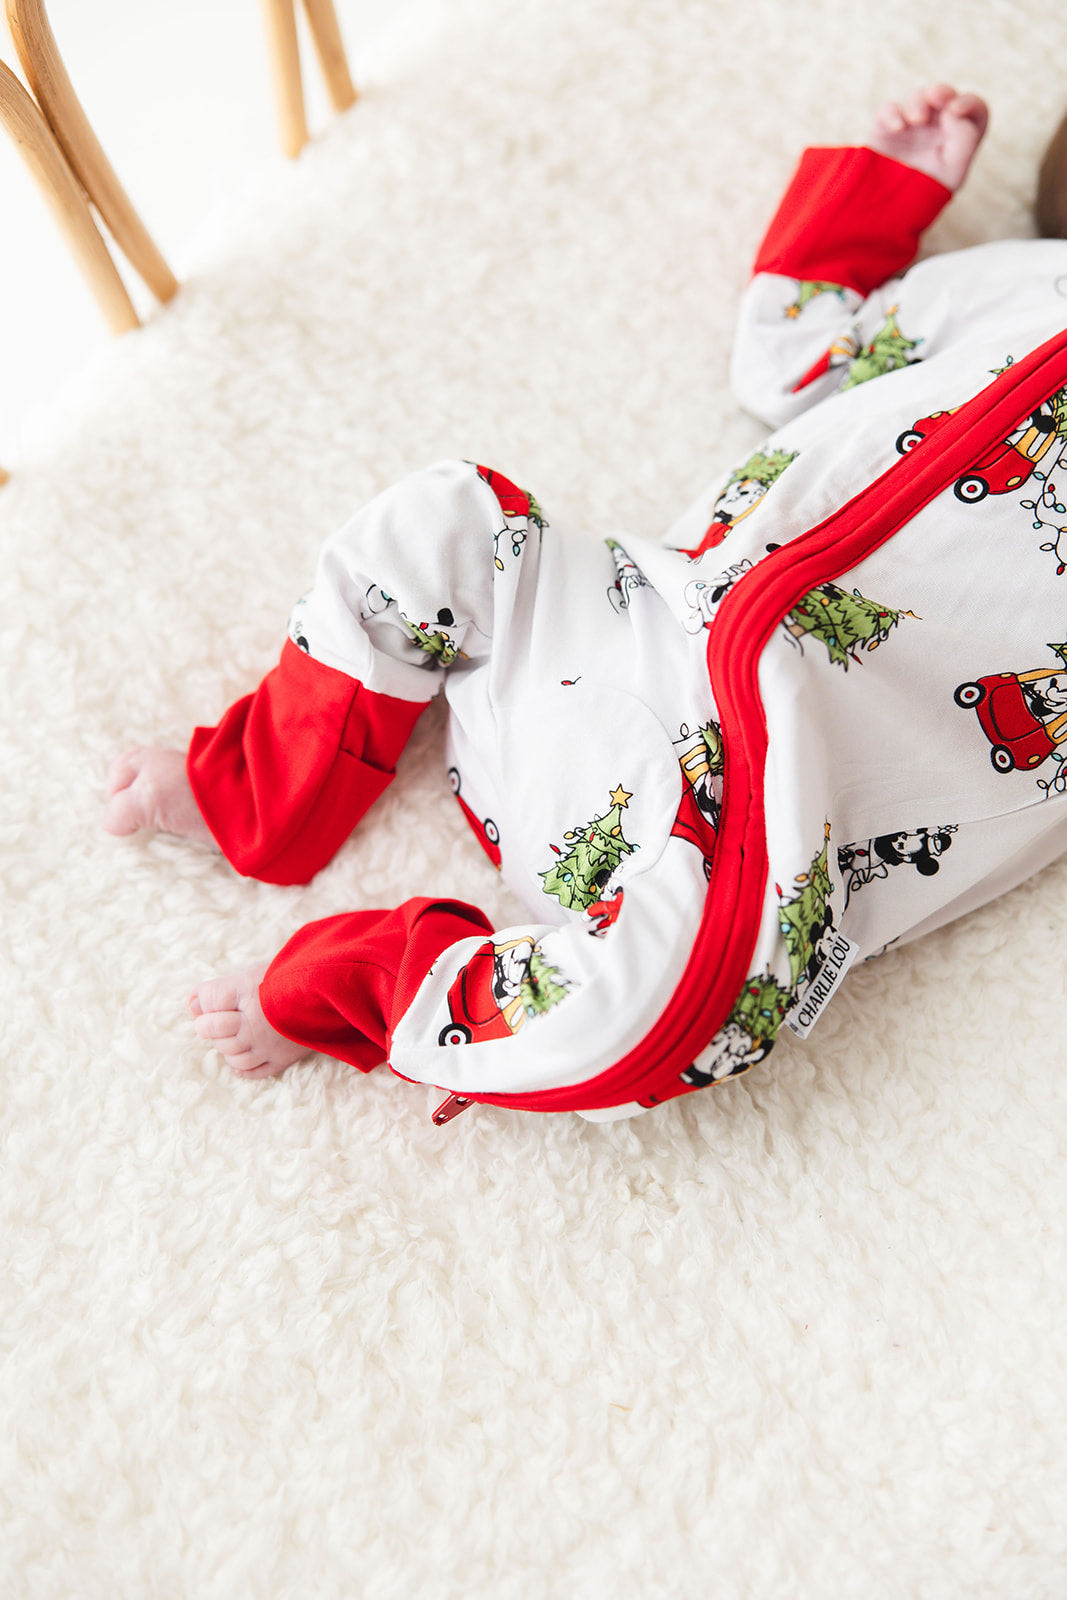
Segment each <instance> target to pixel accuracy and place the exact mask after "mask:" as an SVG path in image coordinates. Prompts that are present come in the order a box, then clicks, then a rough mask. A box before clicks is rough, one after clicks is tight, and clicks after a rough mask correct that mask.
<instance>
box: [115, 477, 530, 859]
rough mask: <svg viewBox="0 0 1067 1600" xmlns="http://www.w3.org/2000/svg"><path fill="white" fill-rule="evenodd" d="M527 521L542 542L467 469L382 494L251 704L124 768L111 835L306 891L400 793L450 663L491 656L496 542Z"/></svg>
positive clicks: (293, 625)
mask: <svg viewBox="0 0 1067 1600" xmlns="http://www.w3.org/2000/svg"><path fill="white" fill-rule="evenodd" d="M501 494H503V495H504V496H505V498H506V499H507V501H508V508H507V510H505V507H504V502H503V501H502V500H501V498H500V496H501ZM513 502H517V503H514V504H513ZM520 520H521V521H522V523H523V525H524V528H526V529H527V530H528V531H533V529H532V523H533V522H535V521H537V519H536V507H535V506H534V505H533V504H532V503H531V502H529V499H528V497H527V496H524V495H522V494H521V492H520V491H517V490H515V489H514V487H513V486H512V485H510V484H508V483H507V480H505V479H501V478H499V476H498V475H497V474H493V473H490V472H488V471H487V470H485V469H479V468H477V467H474V466H472V465H470V464H468V463H465V462H442V463H440V464H439V465H438V466H436V467H431V468H429V469H427V470H426V471H424V472H421V473H414V474H412V475H411V476H410V477H409V478H406V479H404V480H403V482H402V483H400V484H398V485H396V486H395V487H394V488H393V489H390V490H386V491H385V492H384V493H383V494H381V495H379V496H378V497H377V498H376V499H375V500H373V501H372V502H371V503H370V505H368V506H366V507H364V509H363V510H362V511H361V512H359V513H358V514H357V515H356V516H355V517H354V518H353V519H352V521H351V522H350V523H348V524H346V526H345V527H344V528H342V529H341V530H340V532H339V533H338V534H336V535H335V536H334V538H333V539H331V540H330V541H329V542H328V543H327V545H326V547H325V549H324V551H323V554H322V557H321V559H320V562H319V569H318V575H317V578H316V583H315V587H314V589H313V590H312V591H311V593H310V594H309V595H307V596H305V598H304V600H303V601H301V602H300V603H299V604H298V605H297V607H296V609H295V611H294V612H293V615H292V618H291V620H290V634H289V638H288V640H287V641H286V644H285V646H284V648H283V651H282V655H281V659H280V660H279V662H278V665H277V667H275V668H274V669H273V671H271V672H270V673H268V674H267V676H266V678H264V680H263V682H262V683H261V684H260V686H259V688H258V689H257V690H256V691H255V693H254V694H251V695H246V696H244V697H243V698H242V699H241V700H239V701H237V702H236V704H235V705H233V706H231V707H230V709H229V711H227V712H226V714H225V715H224V716H223V718H222V720H221V722H220V723H218V725H217V726H215V727H213V728H197V729H195V730H194V733H193V736H192V739H191V741H190V745H189V751H188V754H187V755H186V756H184V757H182V756H181V755H180V754H179V753H178V752H177V751H174V750H158V749H149V750H134V751H129V752H127V753H126V755H124V756H122V757H120V758H119V760H118V761H117V762H116V763H115V765H114V767H113V769H112V773H111V778H110V783H109V804H108V810H107V815H106V819H105V827H107V828H108V830H109V831H110V832H112V833H117V834H129V833H135V832H137V831H138V830H139V829H140V828H146V827H154V828H164V829H166V830H167V831H169V832H172V833H182V834H185V835H186V836H188V837H192V838H197V839H213V840H214V841H215V842H216V843H217V844H218V846H219V848H220V849H221V850H222V852H223V854H224V855H225V857H226V859H227V860H228V861H229V862H230V863H231V865H232V866H234V867H236V869H237V871H238V872H241V873H243V874H245V875H247V876H249V877H255V878H260V879H262V880H264V881H265V882H268V883H306V882H308V881H309V880H310V879H311V878H312V877H313V876H314V875H315V873H316V872H318V871H319V870H320V869H321V868H322V867H324V866H325V865H326V863H327V862H328V861H329V860H330V859H331V857H332V856H333V855H334V854H335V852H336V851H337V850H338V849H339V848H340V846H341V845H342V844H343V842H344V840H345V839H346V838H347V837H348V835H349V834H350V833H351V831H352V829H353V828H354V827H355V826H356V824H357V822H358V821H359V820H360V818H361V817H362V816H363V815H364V814H365V812H366V811H367V810H368V809H369V807H370V806H371V805H372V804H373V803H374V801H375V800H376V799H377V798H378V796H379V795H380V794H381V793H382V792H383V791H384V790H385V789H386V788H387V786H388V785H389V783H390V782H391V780H392V778H393V776H394V775H395V771H396V763H397V759H398V758H399V756H400V753H401V751H402V750H403V748H404V746H405V744H406V743H407V740H408V738H409V736H410V734H411V731H412V728H413V727H414V725H415V722H416V721H417V719H418V717H419V715H420V714H421V713H422V711H423V710H425V708H426V706H427V705H428V704H429V702H430V700H431V699H433V697H434V695H435V694H436V693H437V690H438V689H439V687H440V685H441V682H442V681H443V678H444V675H445V673H446V672H447V670H448V669H449V667H450V666H451V665H452V664H453V662H455V661H456V660H464V661H467V662H469V661H471V660H473V659H475V658H477V656H478V655H479V653H480V652H482V651H484V650H485V649H486V647H487V643H488V639H489V637H490V634H491V632H492V625H493V606H494V594H495V574H496V571H497V568H498V565H499V566H500V568H503V562H502V561H500V562H498V561H497V559H496V558H495V548H496V544H497V542H498V541H499V540H500V538H501V536H502V535H503V534H504V533H507V534H508V535H509V538H510V540H511V542H512V543H513V544H515V545H516V548H517V547H518V543H519V542H520V541H519V535H518V534H517V532H516V531H515V530H516V526H517V523H518V521H520ZM537 525H538V526H539V525H540V524H539V522H538V523H537Z"/></svg>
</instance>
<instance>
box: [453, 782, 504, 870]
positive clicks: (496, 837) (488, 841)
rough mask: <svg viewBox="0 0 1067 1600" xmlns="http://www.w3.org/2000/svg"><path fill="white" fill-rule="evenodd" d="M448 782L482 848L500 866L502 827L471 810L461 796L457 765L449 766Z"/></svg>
mask: <svg viewBox="0 0 1067 1600" xmlns="http://www.w3.org/2000/svg"><path fill="white" fill-rule="evenodd" d="M448 784H449V788H450V789H451V790H452V793H453V794H454V795H455V797H456V799H457V800H458V801H459V809H460V810H461V811H462V813H463V815H464V816H465V817H466V819H467V821H468V822H469V823H470V825H471V827H472V828H473V829H474V836H475V838H476V839H477V840H478V843H479V844H480V845H481V847H482V849H483V850H484V851H485V853H486V855H487V856H488V857H489V859H490V861H491V862H492V863H493V865H494V867H499V866H500V829H499V828H498V827H497V825H496V823H495V822H494V821H493V819H492V817H486V818H484V820H482V821H481V822H479V820H478V818H477V817H476V816H475V815H474V812H473V811H472V810H471V808H470V806H469V805H468V804H467V802H466V800H463V799H461V798H460V792H459V772H458V771H457V769H456V768H455V767H449V769H448Z"/></svg>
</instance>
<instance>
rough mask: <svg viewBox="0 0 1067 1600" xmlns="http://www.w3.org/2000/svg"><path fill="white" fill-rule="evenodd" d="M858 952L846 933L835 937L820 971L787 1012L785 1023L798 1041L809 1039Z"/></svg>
mask: <svg viewBox="0 0 1067 1600" xmlns="http://www.w3.org/2000/svg"><path fill="white" fill-rule="evenodd" d="M859 953H860V947H859V945H858V944H853V943H852V941H851V939H846V938H845V936H844V934H843V933H835V934H834V935H833V938H832V940H831V942H830V946H829V949H828V950H827V952H826V956H825V958H824V960H823V962H822V965H821V966H820V968H819V970H818V972H817V973H816V974H815V976H814V978H813V979H812V980H811V982H810V983H809V984H808V985H807V987H806V988H804V989H802V990H801V992H800V993H799V994H798V995H797V997H796V999H795V1000H794V1002H793V1004H792V1006H791V1007H790V1009H789V1010H788V1011H787V1012H786V1015H785V1019H784V1020H785V1021H786V1022H787V1023H788V1024H789V1026H790V1027H791V1028H792V1030H793V1032H794V1033H795V1034H796V1035H797V1038H798V1039H806V1038H807V1037H808V1034H809V1033H810V1032H811V1030H812V1028H814V1026H815V1024H816V1023H817V1022H818V1020H819V1017H820V1016H821V1014H822V1009H823V1006H825V1004H826V1002H827V1001H828V1000H829V999H831V998H832V996H833V995H835V994H836V993H837V990H838V988H839V987H840V983H841V979H842V978H843V977H844V976H845V973H846V972H847V971H848V969H849V967H850V966H851V965H852V963H853V962H854V961H855V959H856V957H857V956H858V955H859Z"/></svg>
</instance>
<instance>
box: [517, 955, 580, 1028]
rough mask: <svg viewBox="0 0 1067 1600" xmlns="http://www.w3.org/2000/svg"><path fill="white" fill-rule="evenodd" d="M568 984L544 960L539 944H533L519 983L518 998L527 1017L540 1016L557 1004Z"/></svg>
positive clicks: (557, 971) (554, 968) (556, 970)
mask: <svg viewBox="0 0 1067 1600" xmlns="http://www.w3.org/2000/svg"><path fill="white" fill-rule="evenodd" d="M569 988H570V984H569V983H568V982H567V980H566V978H565V977H564V976H563V974H562V972H560V970H559V968H558V967H554V966H553V965H552V964H551V962H549V961H546V960H545V957H544V954H543V952H542V950H541V946H540V945H537V944H535V945H534V947H533V949H532V950H531V952H530V964H529V966H528V968H527V970H526V977H525V978H524V979H523V981H522V983H521V984H520V985H519V998H520V1000H521V1001H522V1005H523V1010H524V1011H525V1013H526V1015H527V1016H528V1017H539V1016H542V1015H543V1014H544V1013H545V1012H546V1011H551V1010H552V1007H553V1006H558V1005H559V1003H560V1001H561V1000H562V999H563V997H564V995H565V994H566V993H567V990H568V989H569Z"/></svg>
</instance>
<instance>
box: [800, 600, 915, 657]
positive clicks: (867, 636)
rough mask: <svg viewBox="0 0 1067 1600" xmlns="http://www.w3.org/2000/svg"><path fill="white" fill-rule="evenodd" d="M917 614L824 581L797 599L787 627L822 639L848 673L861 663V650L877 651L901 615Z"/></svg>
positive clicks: (830, 652) (910, 615)
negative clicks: (851, 665) (884, 604)
mask: <svg viewBox="0 0 1067 1600" xmlns="http://www.w3.org/2000/svg"><path fill="white" fill-rule="evenodd" d="M914 616H915V613H914V611H893V610H891V609H890V608H889V606H883V605H879V604H878V602H877V600H868V599H867V598H866V597H865V596H864V595H862V594H860V592H859V590H858V589H853V591H852V593H851V594H849V592H848V590H847V589H839V588H838V587H837V585H836V584H834V583H822V584H820V585H819V587H818V588H817V589H812V590H810V591H809V593H808V594H806V595H805V596H804V598H803V599H802V600H800V601H798V602H797V604H796V605H795V606H794V607H793V609H792V611H790V612H789V614H788V616H787V617H786V618H785V626H786V628H787V629H788V630H789V632H790V633H791V634H792V635H793V637H794V638H796V639H800V638H803V636H804V635H805V634H809V633H810V634H811V635H813V637H814V638H816V639H820V640H821V641H822V643H823V644H824V645H825V646H826V649H827V653H828V654H829V657H830V660H831V661H833V662H834V663H835V664H836V665H837V666H840V667H844V669H845V671H846V672H847V671H848V664H849V662H850V661H855V662H856V663H857V664H858V663H859V660H860V657H859V653H858V652H859V651H861V650H865V651H867V652H868V653H869V652H870V651H872V650H877V648H878V646H879V645H880V644H882V643H883V642H884V641H885V640H886V639H888V637H889V635H890V633H891V632H892V630H893V629H894V628H895V627H896V626H897V624H898V622H899V621H900V619H901V617H914Z"/></svg>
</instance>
